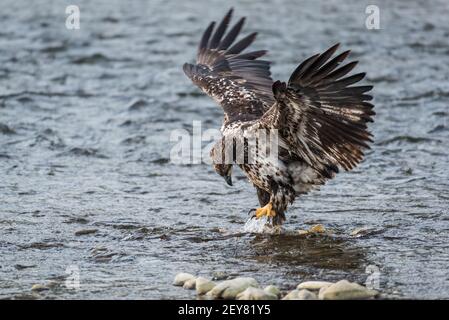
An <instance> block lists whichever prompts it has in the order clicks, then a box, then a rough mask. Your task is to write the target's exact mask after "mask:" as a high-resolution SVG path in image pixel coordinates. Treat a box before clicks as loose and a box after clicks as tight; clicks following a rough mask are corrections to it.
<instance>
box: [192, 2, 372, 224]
mask: <svg viewBox="0 0 449 320" xmlns="http://www.w3.org/2000/svg"><path fill="white" fill-rule="evenodd" d="M231 16H232V9H231V10H230V11H229V12H228V13H227V14H226V16H225V17H224V18H223V20H222V21H221V23H220V24H219V25H218V26H217V28H215V22H212V23H211V24H210V25H209V26H208V28H207V29H206V31H205V32H204V34H203V36H202V39H201V42H200V44H199V49H198V54H197V62H196V64H195V65H192V64H188V63H186V64H184V72H185V73H186V75H187V76H188V77H189V78H190V79H191V80H192V82H193V83H195V84H196V85H197V86H198V87H200V88H201V89H202V90H203V91H204V92H205V93H206V94H207V95H209V96H211V97H212V98H213V99H214V100H215V101H216V102H217V103H218V104H219V105H220V106H221V107H222V108H223V111H224V122H223V125H222V127H221V132H222V135H223V139H222V141H219V142H217V144H216V145H215V146H214V147H213V148H212V150H211V157H212V160H213V163H214V168H215V170H216V172H217V173H218V174H220V175H221V176H223V177H224V178H225V179H226V181H227V182H228V183H229V184H231V169H232V163H231V164H229V163H223V162H222V155H223V154H224V153H226V152H227V149H229V148H231V149H232V154H233V159H232V160H234V161H235V160H236V157H237V156H238V155H237V154H236V146H235V145H236V143H241V142H243V144H244V146H246V145H245V141H246V139H248V138H251V137H254V136H256V132H258V131H260V130H277V132H278V152H277V153H278V157H277V159H274V160H276V161H273V159H272V158H268V157H263V156H258V157H256V158H255V161H253V162H251V163H247V162H245V161H244V162H243V163H236V164H238V165H239V167H240V168H241V169H242V170H243V172H244V173H245V174H246V176H247V177H248V179H249V181H250V182H252V183H253V185H254V186H255V187H256V189H257V195H258V198H259V202H260V205H261V208H258V209H256V213H255V215H256V217H257V218H260V217H262V216H267V217H269V218H271V220H272V222H273V224H281V223H282V222H283V221H284V220H285V214H284V212H285V211H286V209H287V205H288V204H289V203H290V204H291V203H292V202H293V201H294V199H295V198H296V197H297V196H298V195H300V194H304V193H307V192H309V191H310V190H312V189H316V188H318V187H319V186H320V185H322V184H324V183H325V181H326V180H328V179H331V178H333V177H334V176H335V174H336V173H338V171H339V168H342V169H344V170H351V169H353V168H354V167H355V166H356V165H357V164H358V163H360V162H361V161H362V159H363V156H364V154H363V149H366V148H369V146H368V143H369V142H371V137H372V135H371V134H370V133H369V132H368V131H367V122H372V121H373V120H372V116H373V115H374V114H375V113H374V112H373V110H372V109H373V107H374V106H373V105H372V104H371V103H369V102H367V101H370V100H371V99H372V97H371V96H370V95H367V94H366V92H368V91H370V90H371V89H372V86H351V85H353V84H355V83H357V82H359V81H360V80H362V79H363V78H364V77H365V73H357V74H354V75H351V76H346V75H347V74H348V73H349V72H350V71H351V70H352V69H353V68H354V67H355V66H356V64H357V61H353V62H349V63H347V64H344V65H341V63H342V62H343V61H344V60H345V58H346V57H347V56H348V54H349V51H345V52H342V53H340V54H338V55H336V56H334V53H335V52H336V50H337V48H338V46H339V44H336V45H334V46H332V47H331V48H329V49H328V50H326V51H325V52H324V53H321V54H315V55H313V56H311V57H310V58H308V59H306V60H305V61H303V62H302V63H301V64H300V65H299V66H298V67H297V68H296V69H295V71H294V72H293V73H292V75H291V76H290V79H289V80H288V83H284V82H280V81H276V82H274V83H273V80H272V79H271V73H270V62H269V61H265V60H259V58H260V57H261V56H263V55H265V54H266V51H265V50H262V51H251V52H247V53H243V51H244V50H245V49H246V48H247V47H248V46H249V45H250V44H251V43H252V42H253V41H254V39H255V38H256V34H257V33H252V34H250V35H248V36H246V37H244V38H243V39H241V40H240V41H238V42H235V40H236V38H237V36H238V35H239V33H240V31H241V29H242V26H243V24H244V21H245V18H242V19H240V20H239V21H238V22H237V23H236V24H235V25H234V26H233V27H232V28H231V29H230V30H229V32H227V33H226V31H227V29H228V25H229V22H230V20H231ZM228 138H231V141H233V143H231V145H230V146H229V143H227V144H226V143H224V142H225V141H230V140H228ZM247 149H248V148H247V147H244V148H243V151H242V152H244V153H245V157H244V158H245V159H246V155H247V154H246V153H247ZM258 154H259V153H258Z"/></svg>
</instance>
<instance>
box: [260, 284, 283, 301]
mask: <svg viewBox="0 0 449 320" xmlns="http://www.w3.org/2000/svg"><path fill="white" fill-rule="evenodd" d="M263 291H265V292H266V293H269V294H273V295H275V296H276V297H278V298H280V297H281V290H279V288H278V287H276V286H273V285H269V286H266V287H265V288H264V289H263Z"/></svg>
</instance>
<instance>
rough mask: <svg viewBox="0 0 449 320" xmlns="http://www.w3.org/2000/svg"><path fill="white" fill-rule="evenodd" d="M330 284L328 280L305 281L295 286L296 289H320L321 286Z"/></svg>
mask: <svg viewBox="0 0 449 320" xmlns="http://www.w3.org/2000/svg"><path fill="white" fill-rule="evenodd" d="M331 284H332V282H328V281H305V282H302V283H300V284H298V286H297V287H296V289H298V290H301V289H307V290H320V289H321V288H323V287H329V286H330V285H331Z"/></svg>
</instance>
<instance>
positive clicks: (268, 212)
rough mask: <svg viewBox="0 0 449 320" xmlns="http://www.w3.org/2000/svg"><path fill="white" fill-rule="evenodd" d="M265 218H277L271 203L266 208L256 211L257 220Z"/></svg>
mask: <svg viewBox="0 0 449 320" xmlns="http://www.w3.org/2000/svg"><path fill="white" fill-rule="evenodd" d="M263 216H267V217H275V216H276V211H274V210H273V205H272V204H271V202H269V203H268V204H267V205H266V206H265V207H262V208H258V209H256V218H257V219H259V218H261V217H263Z"/></svg>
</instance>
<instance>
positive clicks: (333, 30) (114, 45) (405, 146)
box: [0, 0, 449, 299]
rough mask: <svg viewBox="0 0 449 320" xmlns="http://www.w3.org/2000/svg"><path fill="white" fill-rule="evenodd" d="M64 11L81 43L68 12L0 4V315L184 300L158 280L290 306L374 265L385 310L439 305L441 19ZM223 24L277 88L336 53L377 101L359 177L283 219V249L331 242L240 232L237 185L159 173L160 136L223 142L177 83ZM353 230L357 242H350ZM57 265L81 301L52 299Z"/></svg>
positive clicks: (147, 8)
mask: <svg viewBox="0 0 449 320" xmlns="http://www.w3.org/2000/svg"><path fill="white" fill-rule="evenodd" d="M76 2H77V3H78V4H79V6H80V9H81V29H80V30H78V31H72V30H67V29H66V28H65V18H66V15H65V6H66V5H68V4H72V2H71V3H68V2H67V3H66V2H64V1H41V2H39V4H37V3H36V5H34V6H30V4H29V2H28V1H20V0H19V1H17V0H14V1H10V0H3V1H2V10H1V13H0V178H1V183H0V200H1V201H0V297H2V298H27V297H30V298H40V297H41V298H111V297H114V298H126V299H128V298H194V293H193V292H191V291H186V290H182V289H180V288H177V287H173V286H172V285H171V282H172V279H173V276H174V274H176V273H177V272H179V271H187V272H191V273H196V274H200V275H203V276H205V277H212V276H213V275H214V274H215V275H216V274H218V273H221V274H222V273H223V272H224V273H225V274H226V275H228V276H233V275H241V276H253V277H255V278H256V279H257V280H258V281H259V282H260V283H262V284H275V285H278V286H280V287H281V288H282V289H283V290H288V289H291V288H293V287H294V286H295V285H296V284H297V283H298V282H300V281H302V280H310V279H320V280H329V281H335V280H339V279H341V278H347V279H350V280H353V281H358V282H361V283H363V282H365V280H366V278H367V276H368V274H367V273H366V272H367V270H372V268H373V266H374V268H375V267H378V268H379V272H380V273H379V276H380V278H379V279H380V290H381V291H382V292H384V293H386V294H388V295H392V296H393V297H399V298H402V297H408V298H410V297H411V298H449V285H448V283H449V268H448V261H449V248H448V247H449V213H448V210H449V209H448V204H449V174H448V169H447V167H448V156H449V151H448V142H449V141H448V138H449V108H448V99H449V81H448V80H449V25H448V24H447V16H449V5H448V4H447V2H446V1H431V3H429V2H427V1H417V0H415V1H403V2H399V3H395V4H393V3H391V2H380V4H379V6H380V10H381V12H380V13H381V29H380V30H367V29H366V28H365V21H364V19H365V17H366V15H365V7H366V5H367V4H368V3H367V2H365V1H355V0H354V1H347V0H346V1H338V2H337V1H330V2H329V1H326V2H325V3H324V2H323V3H322V4H320V3H317V2H316V1H264V2H262V1H261V2H256V1H239V2H237V1H231V2H230V3H229V4H228V3H226V6H224V5H223V3H224V2H223V1H215V0H214V1H195V2H194V3H193V2H192V3H191V4H188V3H187V1H184V2H181V1H132V2H125V1H76ZM231 5H233V6H234V7H235V9H236V13H237V15H246V16H248V24H247V28H246V31H247V32H250V31H255V30H257V31H259V32H260V33H259V38H258V40H257V41H256V44H255V46H254V47H255V48H258V49H262V48H263V49H269V50H270V54H269V58H270V59H271V60H273V61H274V65H273V68H272V70H273V76H274V78H276V79H287V78H288V76H289V75H290V73H291V71H292V70H293V69H294V67H295V66H296V65H297V64H298V63H299V62H300V61H301V60H302V59H304V58H306V57H307V56H309V55H311V54H313V53H316V52H319V51H322V50H323V49H325V48H328V47H329V46H330V45H332V44H334V43H336V42H341V43H342V46H343V48H344V49H346V48H350V49H352V50H353V53H352V58H354V59H357V60H359V61H360V65H359V67H358V68H359V69H358V70H359V71H366V72H367V73H368V76H367V82H368V83H371V84H373V85H374V86H375V89H374V92H373V94H374V95H375V104H376V112H377V116H376V122H375V123H374V124H373V125H372V126H371V128H372V131H373V133H374V135H375V143H374V145H373V148H372V150H371V151H369V152H368V154H367V159H366V161H365V162H364V163H363V164H362V165H361V166H360V167H359V168H357V169H356V170H354V171H353V172H350V173H343V174H340V175H339V176H338V177H337V178H336V179H335V180H333V181H331V182H330V183H328V184H327V185H326V186H325V187H323V188H322V190H321V191H320V192H314V193H311V194H309V195H307V196H303V197H301V198H300V199H298V200H297V201H296V203H295V205H294V206H293V207H292V208H291V209H290V210H289V212H288V214H287V218H288V220H287V223H286V225H285V228H286V230H288V231H291V232H292V233H293V231H294V230H297V229H306V228H308V227H310V226H311V225H313V224H316V223H321V224H323V225H325V226H326V227H327V228H328V229H332V230H333V232H334V233H333V235H332V236H319V237H300V236H296V235H262V234H257V235H256V234H250V233H245V232H243V226H244V224H245V222H246V220H247V217H248V216H247V211H248V209H250V208H253V207H255V206H256V205H257V199H256V196H255V192H254V190H253V187H252V186H251V185H250V184H249V183H247V181H246V180H245V179H244V178H243V177H242V175H241V174H239V176H238V177H236V178H235V181H236V183H235V186H234V187H227V186H226V185H225V184H224V182H223V181H222V179H221V178H220V177H218V176H216V175H215V174H214V173H213V172H212V170H211V168H210V167H209V166H208V165H205V164H204V165H189V166H188V165H175V164H172V163H171V162H170V161H169V150H170V146H171V144H170V141H169V137H170V132H171V131H172V130H173V129H180V128H181V129H182V128H185V129H188V130H190V129H191V127H192V121H194V120H202V121H203V123H202V124H203V129H208V128H218V127H219V126H220V124H221V119H222V111H221V110H220V109H219V108H217V107H216V106H215V104H214V102H213V101H212V100H210V99H209V98H208V97H206V96H203V95H201V94H199V91H198V90H197V89H196V88H194V87H193V86H192V84H191V83H190V82H189V80H188V79H187V78H186V77H185V76H184V74H183V73H182V69H181V66H182V64H183V63H184V62H185V61H191V60H192V59H193V57H194V55H195V50H196V45H197V42H198V40H199V37H200V32H201V30H202V29H203V28H204V27H205V25H206V24H207V23H208V22H209V20H211V19H219V18H221V16H222V15H223V14H224V12H225V11H226V10H227V9H228V7H229V6H231ZM358 227H365V228H368V230H369V232H368V233H367V234H365V235H364V236H361V237H353V236H351V235H350V232H351V231H352V230H354V229H355V228H358ZM83 230H84V232H83ZM86 230H88V231H89V230H90V232H88V231H86ZM80 231H81V232H80ZM72 265H74V266H76V267H77V268H79V270H80V281H81V287H80V289H79V290H71V289H68V288H66V287H65V286H64V285H61V284H63V282H64V279H65V278H66V276H67V274H66V268H67V267H68V266H72ZM367 268H368V269H367ZM37 283H41V284H48V283H53V284H54V285H53V287H52V289H51V290H47V291H45V292H41V293H39V294H37V293H32V292H31V291H30V288H31V286H32V285H33V284H37Z"/></svg>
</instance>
